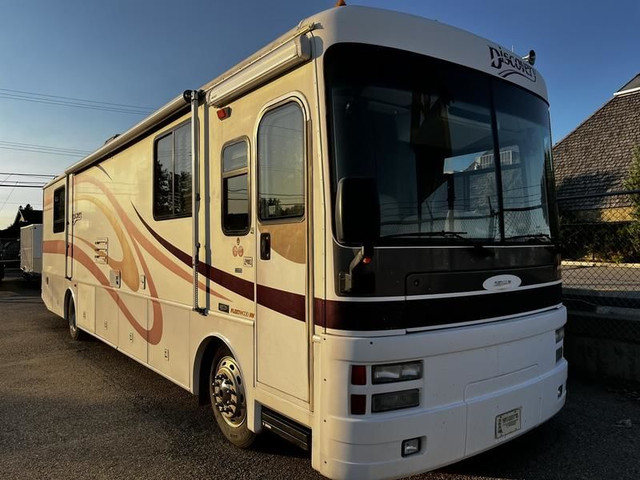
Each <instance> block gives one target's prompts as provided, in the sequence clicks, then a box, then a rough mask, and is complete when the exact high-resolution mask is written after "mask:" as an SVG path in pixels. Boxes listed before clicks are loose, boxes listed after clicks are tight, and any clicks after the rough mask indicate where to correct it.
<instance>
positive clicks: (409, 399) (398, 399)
mask: <svg viewBox="0 0 640 480" xmlns="http://www.w3.org/2000/svg"><path fill="white" fill-rule="evenodd" d="M418 405H420V391H419V390H418V389H417V388H414V389H413V390H403V391H402V392H390V393H378V394H376V395H372V396H371V411H372V412H374V413H377V412H388V411H389V410H400V409H401V408H411V407H417V406H418Z"/></svg>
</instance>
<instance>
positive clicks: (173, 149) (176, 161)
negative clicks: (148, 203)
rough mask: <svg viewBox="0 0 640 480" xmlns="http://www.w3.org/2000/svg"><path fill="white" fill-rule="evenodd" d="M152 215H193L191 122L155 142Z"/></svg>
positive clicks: (173, 216) (164, 216) (163, 216)
mask: <svg viewBox="0 0 640 480" xmlns="http://www.w3.org/2000/svg"><path fill="white" fill-rule="evenodd" d="M153 181H154V188H153V214H154V217H155V218H158V219H167V218H175V217H184V216H189V215H191V123H190V122H189V123H186V124H184V125H182V126H180V127H178V128H176V129H175V130H173V131H171V132H170V133H168V134H167V135H165V136H163V137H161V138H159V139H158V140H156V143H155V149H154V162H153Z"/></svg>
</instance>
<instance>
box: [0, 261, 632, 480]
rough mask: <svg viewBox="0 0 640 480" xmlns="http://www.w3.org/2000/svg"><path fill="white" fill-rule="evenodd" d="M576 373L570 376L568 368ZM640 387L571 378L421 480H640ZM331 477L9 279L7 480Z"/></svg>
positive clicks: (0, 416)
mask: <svg viewBox="0 0 640 480" xmlns="http://www.w3.org/2000/svg"><path fill="white" fill-rule="evenodd" d="M570 375H571V372H570ZM638 452H640V386H637V385H620V384H616V383H602V382H598V381H595V380H587V379H581V378H575V377H570V381H569V385H568V400H567V405H566V406H565V408H564V409H563V410H562V411H561V412H560V413H559V414H558V415H557V416H556V417H554V418H553V419H552V420H550V421H549V422H547V423H546V424H544V425H542V426H541V427H539V428H537V429H536V430H534V431H532V432H530V433H528V434H525V435H523V436H522V437H520V438H518V439H515V440H514V441H512V442H510V443H507V444H505V445H503V446H501V447H499V448H497V449H494V450H491V451H489V452H486V453H484V454H481V455H478V456H476V457H474V458H471V459H469V460H466V461H464V462H460V463H457V464H454V465H451V466H449V467H447V468H444V469H441V470H438V471H435V472H431V473H426V474H423V475H419V476H415V477H412V478H413V480H417V479H422V480H451V479H476V480H478V479H531V480H533V479H605V478H612V479H613V478H615V479H638V478H640V461H639V460H638ZM14 478H15V479H18V478H19V479H45V478H51V479H66V478H74V479H114V478H140V479H154V480H160V479H176V478H180V479H204V478H216V479H217V478H220V479H225V480H230V479H278V480H280V479H296V480H301V479H307V478H316V479H319V478H322V477H321V476H320V475H319V474H318V473H317V472H315V471H313V470H312V469H311V462H310V459H309V456H308V454H305V453H304V452H302V451H301V450H299V449H297V448H296V447H294V446H292V445H290V444H288V443H286V442H285V441H283V440H281V439H280V438H278V437H276V436H273V435H271V434H269V433H265V434H263V435H261V436H260V437H259V440H258V441H257V443H256V444H255V446H254V447H252V448H251V449H249V450H239V449H237V448H235V447H233V446H232V445H230V444H229V443H228V442H226V441H225V440H224V438H223V437H222V435H221V434H220V433H219V432H218V431H217V429H216V425H215V421H214V419H213V415H212V414H211V412H210V409H209V408H208V407H207V406H200V405H199V404H198V399H197V398H196V397H193V396H192V395H190V394H189V393H188V392H186V391H184V390H183V389H181V388H180V387H177V386H176V385H174V384H172V383H171V382H169V381H168V380H166V379H164V378H162V377H160V376H159V375H157V374H155V373H154V372H152V371H150V370H148V369H147V368H145V367H144V366H142V365H140V364H138V363H137V362H135V361H133V360H131V359H129V358H128V357H126V356H124V355H122V354H121V353H119V352H117V351H116V350H114V349H112V348H111V347H108V346H107V345H105V344H103V343H102V342H100V341H98V340H89V341H84V342H74V341H72V340H71V338H70V337H69V335H68V330H67V325H66V324H65V322H64V320H63V319H61V318H59V317H57V316H55V315H53V314H52V313H50V312H49V311H48V310H47V309H46V308H45V307H44V305H43V304H42V302H41V301H40V297H39V285H37V284H28V283H27V282H26V281H24V280H23V279H21V278H20V277H19V275H18V274H17V272H8V275H7V277H6V278H5V279H4V280H2V281H0V479H14Z"/></svg>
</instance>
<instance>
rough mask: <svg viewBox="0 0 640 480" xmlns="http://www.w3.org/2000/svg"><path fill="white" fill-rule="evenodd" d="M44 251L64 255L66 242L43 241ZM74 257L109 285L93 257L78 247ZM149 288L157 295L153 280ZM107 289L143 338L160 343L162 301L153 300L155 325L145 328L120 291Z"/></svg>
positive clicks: (144, 266)
mask: <svg viewBox="0 0 640 480" xmlns="http://www.w3.org/2000/svg"><path fill="white" fill-rule="evenodd" d="M42 251H43V252H44V253H57V254H63V255H64V252H65V243H64V241H63V240H47V241H45V242H42ZM73 258H74V260H75V261H77V262H78V263H80V264H81V265H82V266H83V267H85V268H86V269H87V270H89V272H90V273H91V275H93V276H94V278H95V279H96V280H97V281H98V282H99V283H100V284H101V285H102V286H105V287H108V286H109V279H108V278H107V277H106V275H105V274H104V273H102V271H101V270H100V267H98V265H97V264H96V263H95V262H94V261H93V259H92V258H90V257H89V256H88V255H87V254H86V253H85V252H84V251H82V250H80V249H76V251H75V252H74V257H73ZM143 268H144V270H145V271H146V265H145V264H144V262H143ZM149 290H150V291H151V292H152V294H155V295H157V292H156V291H155V286H152V282H151V281H150V282H149ZM106 291H107V293H109V295H110V296H111V298H112V299H113V300H114V301H115V302H116V305H118V308H119V309H120V311H121V312H122V314H123V315H124V316H125V318H126V319H127V321H128V322H129V323H130V324H131V326H132V327H133V328H134V330H135V331H136V332H138V334H139V335H140V336H141V337H142V338H146V339H147V342H149V343H150V344H151V345H157V344H158V343H160V339H161V338H162V325H163V321H162V309H161V308H160V303H159V302H158V301H157V300H152V302H153V327H151V328H150V329H148V330H147V329H146V328H144V327H143V326H142V325H140V324H139V323H138V321H137V320H136V319H135V317H134V316H133V314H132V313H131V312H130V311H129V309H128V308H127V306H126V305H125V304H124V303H123V302H122V301H119V299H120V296H119V295H118V292H116V291H115V290H113V289H110V288H108V289H106Z"/></svg>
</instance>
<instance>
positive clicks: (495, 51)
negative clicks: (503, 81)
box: [489, 45, 536, 82]
mask: <svg viewBox="0 0 640 480" xmlns="http://www.w3.org/2000/svg"><path fill="white" fill-rule="evenodd" d="M489 55H490V56H491V66H492V67H493V68H495V69H497V70H500V73H499V74H498V75H500V76H501V77H502V78H507V77H509V76H511V75H520V76H521V77H524V78H527V79H529V80H531V81H532V82H535V81H536V71H535V70H534V69H533V67H532V66H531V65H529V64H528V63H527V62H525V61H524V60H522V59H521V58H519V57H517V56H516V55H514V54H513V53H511V52H508V51H506V50H503V49H502V48H500V47H492V46H491V45H489Z"/></svg>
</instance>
